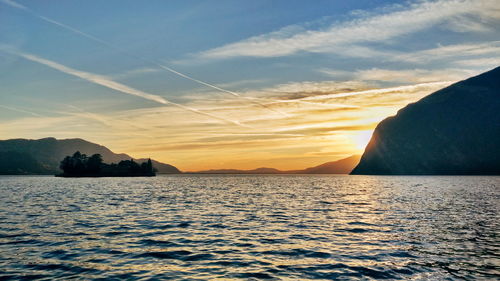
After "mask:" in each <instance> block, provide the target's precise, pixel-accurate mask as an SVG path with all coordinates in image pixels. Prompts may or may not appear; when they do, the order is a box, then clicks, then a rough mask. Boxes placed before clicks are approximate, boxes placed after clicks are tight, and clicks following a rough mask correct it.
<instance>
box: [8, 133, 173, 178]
mask: <svg viewBox="0 0 500 281" xmlns="http://www.w3.org/2000/svg"><path fill="white" fill-rule="evenodd" d="M75 151H80V152H81V153H83V154H87V155H92V154H95V153H99V154H101V155H102V157H103V159H104V162H106V163H111V162H114V163H117V162H120V161H122V160H130V159H132V157H130V156H129V155H127V154H123V153H122V154H116V153H113V152H112V151H111V150H109V149H108V148H106V147H104V146H102V145H98V144H95V143H91V142H88V141H86V140H83V139H63V140H57V139H55V138H44V139H39V140H27V139H10V140H3V141H0V174H54V173H59V172H60V170H59V163H60V162H61V160H62V159H63V158H64V157H65V156H68V155H73V153H74V152H75ZM134 160H135V161H136V162H144V161H147V159H134ZM152 162H153V166H154V167H155V168H156V169H157V170H158V173H165V174H178V173H180V171H179V170H178V169H177V168H176V167H174V166H172V165H169V164H165V163H161V162H158V161H154V160H152Z"/></svg>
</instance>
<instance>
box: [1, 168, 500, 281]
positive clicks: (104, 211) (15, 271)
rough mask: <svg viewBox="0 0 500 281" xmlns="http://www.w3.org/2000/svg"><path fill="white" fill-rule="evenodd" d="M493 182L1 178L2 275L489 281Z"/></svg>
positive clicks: (495, 259)
mask: <svg viewBox="0 0 500 281" xmlns="http://www.w3.org/2000/svg"><path fill="white" fill-rule="evenodd" d="M499 188H500V178H499V177H369V176H296V175H294V176H291V175H290V176H270V175H269V176H267V175H266V176H255V175H253V176H251V175H241V176H238V175H234V176H220V175H217V176H210V175H203V176H193V175H189V176H160V177H156V178H106V179H102V178H101V179H89V178H87V179H63V178H53V177H0V194H1V196H0V279H2V280H8V279H23V280H25V279H38V278H40V279H44V278H45V279H61V280H66V279H68V278H72V277H79V278H82V279H99V278H104V279H106V278H108V279H109V278H115V279H145V280H148V279H166V278H179V279H186V278H191V279H201V280H203V279H215V278H230V279H238V278H241V279H252V278H254V279H273V278H275V279H363V278H368V279H369V278H374V279H410V278H413V279H447V278H449V279H455V278H466V279H471V278H483V279H495V278H498V277H499V274H500V270H499V269H500V257H499V256H500V241H499V240H500V239H499V238H498V230H499V229H500V227H499V221H500V220H499V217H498V211H499V208H500V204H499V202H500V201H499V196H500V189H499Z"/></svg>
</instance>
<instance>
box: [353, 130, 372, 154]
mask: <svg viewBox="0 0 500 281" xmlns="http://www.w3.org/2000/svg"><path fill="white" fill-rule="evenodd" d="M372 133H373V130H366V131H359V132H357V133H356V134H355V135H354V136H353V143H354V145H355V146H356V148H357V149H359V150H360V151H363V150H364V149H365V147H366V145H367V144H368V142H369V141H370V138H371V137H372Z"/></svg>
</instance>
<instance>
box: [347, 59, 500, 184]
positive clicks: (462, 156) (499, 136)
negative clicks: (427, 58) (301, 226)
mask: <svg viewBox="0 0 500 281" xmlns="http://www.w3.org/2000/svg"><path fill="white" fill-rule="evenodd" d="M499 112H500V67H497V68H495V69H492V70H490V71H487V72H484V73H482V74H479V75H477V76H474V77H471V78H468V79H465V80H462V81H459V82H457V83H454V84H452V85H450V86H448V87H445V88H443V89H441V90H438V91H436V92H434V93H432V94H430V95H428V96H426V97H424V98H422V99H420V100H419V101H417V102H415V103H412V104H409V105H407V106H406V107H404V108H402V109H400V110H399V111H398V112H397V114H396V115H395V116H391V117H388V118H386V119H384V120H383V121H382V122H380V123H379V124H378V125H377V127H376V129H375V131H374V133H373V135H372V138H371V139H370V142H369V143H368V145H367V146H366V149H365V152H364V153H363V156H362V157H361V160H360V163H359V164H358V165H357V166H356V168H354V170H353V171H352V172H351V174H371V175H498V174H500V150H499V149H498V143H500V113H499Z"/></svg>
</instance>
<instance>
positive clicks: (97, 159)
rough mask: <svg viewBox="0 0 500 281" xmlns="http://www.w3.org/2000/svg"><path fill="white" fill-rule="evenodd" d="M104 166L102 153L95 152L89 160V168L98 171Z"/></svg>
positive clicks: (94, 171) (91, 170) (93, 171)
mask: <svg viewBox="0 0 500 281" xmlns="http://www.w3.org/2000/svg"><path fill="white" fill-rule="evenodd" d="M101 166H102V155H101V154H94V155H92V156H90V157H89V159H88V160H87V170H88V171H89V172H92V173H98V172H99V171H100V170H101Z"/></svg>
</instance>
